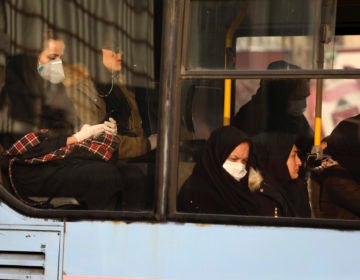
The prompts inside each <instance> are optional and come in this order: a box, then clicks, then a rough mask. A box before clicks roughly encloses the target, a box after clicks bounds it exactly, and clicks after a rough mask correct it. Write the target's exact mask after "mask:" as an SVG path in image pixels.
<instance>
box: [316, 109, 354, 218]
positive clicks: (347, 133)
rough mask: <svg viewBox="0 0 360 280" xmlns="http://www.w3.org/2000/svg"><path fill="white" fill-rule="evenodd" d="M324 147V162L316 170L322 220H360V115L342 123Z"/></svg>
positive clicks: (327, 138)
mask: <svg viewBox="0 0 360 280" xmlns="http://www.w3.org/2000/svg"><path fill="white" fill-rule="evenodd" d="M322 146H323V148H324V154H325V155H326V156H325V157H324V160H323V161H322V164H321V167H320V168H317V169H316V172H315V174H314V175H315V176H313V179H315V180H316V181H317V182H318V183H319V185H320V192H319V194H320V197H319V208H320V209H319V210H320V211H319V212H320V213H319V217H321V218H334V219H359V218H360V115H356V116H354V117H351V118H348V119H345V120H343V121H341V122H340V123H339V124H338V125H337V126H336V127H335V128H334V130H333V131H332V133H331V134H330V135H329V136H328V137H326V138H325V139H324V140H323V142H322Z"/></svg>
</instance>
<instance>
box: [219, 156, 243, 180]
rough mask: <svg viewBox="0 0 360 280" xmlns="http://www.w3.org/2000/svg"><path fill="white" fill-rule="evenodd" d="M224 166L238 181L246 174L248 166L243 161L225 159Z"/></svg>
mask: <svg viewBox="0 0 360 280" xmlns="http://www.w3.org/2000/svg"><path fill="white" fill-rule="evenodd" d="M223 168H224V169H225V170H226V172H227V173H229V174H230V175H231V176H232V177H233V178H234V179H235V180H236V181H240V180H241V179H242V178H244V176H245V175H246V173H247V171H246V166H245V164H243V163H241V162H234V161H230V160H225V162H224V164H223Z"/></svg>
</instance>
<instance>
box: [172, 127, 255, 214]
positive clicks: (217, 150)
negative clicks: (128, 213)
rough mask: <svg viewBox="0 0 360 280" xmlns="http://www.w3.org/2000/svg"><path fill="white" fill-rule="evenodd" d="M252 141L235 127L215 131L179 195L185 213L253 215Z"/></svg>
mask: <svg viewBox="0 0 360 280" xmlns="http://www.w3.org/2000/svg"><path fill="white" fill-rule="evenodd" d="M250 146H251V144H250V139H249V138H248V137H247V136H246V134H244V133H243V132H242V131H240V130H239V129H237V128H235V127H231V126H226V127H221V128H218V129H216V130H214V131H213V132H212V133H211V135H210V137H209V139H208V141H207V142H206V144H205V147H204V150H203V153H202V155H201V158H200V161H199V162H198V163H197V164H196V165H195V167H194V170H193V173H192V175H191V176H190V177H189V178H188V179H187V181H185V183H184V185H183V187H182V188H181V190H180V193H179V195H178V199H177V201H178V204H177V208H178V210H180V211H185V212H198V213H220V214H221V213H223V214H240V215H246V214H252V213H254V211H255V208H256V207H255V201H254V200H253V198H252V196H253V194H252V193H251V192H250V191H249V189H248V188H247V182H248V176H247V172H248V157H249V151H250Z"/></svg>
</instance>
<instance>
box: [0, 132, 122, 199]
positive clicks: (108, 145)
mask: <svg viewBox="0 0 360 280" xmlns="http://www.w3.org/2000/svg"><path fill="white" fill-rule="evenodd" d="M47 131H48V130H47V129H42V130H40V131H38V132H31V133H28V134H26V135H25V136H23V137H22V138H21V139H19V140H18V141H16V142H15V143H14V144H13V145H12V146H11V147H10V148H9V149H8V150H6V151H5V152H4V153H3V155H5V156H7V157H11V158H12V159H11V160H10V163H9V179H10V183H11V186H12V188H13V190H14V193H15V194H16V195H17V196H18V198H19V199H20V200H21V201H22V202H24V203H25V204H27V205H30V206H43V205H46V204H47V203H48V201H39V202H35V201H30V200H29V199H25V198H23V197H22V196H21V195H20V194H19V192H18V190H17V188H16V186H15V183H14V180H13V173H12V166H13V164H14V162H15V161H17V160H19V158H18V157H17V156H19V155H23V154H25V153H26V152H27V151H28V150H29V149H30V148H32V147H35V146H36V145H38V144H40V142H41V141H40V139H39V136H40V135H41V134H43V133H46V132H47ZM119 143H120V138H119V137H118V136H117V135H111V134H105V133H102V134H101V135H100V136H98V137H97V138H92V139H91V138H89V139H85V140H83V141H81V142H77V143H74V144H70V145H67V146H64V147H60V148H59V149H57V150H55V151H53V152H51V153H48V154H45V155H42V156H38V157H34V158H30V159H23V161H25V162H27V163H29V164H34V163H39V162H48V161H51V160H58V159H63V158H65V157H67V156H69V155H70V154H71V153H72V152H73V151H74V150H75V148H76V147H79V148H81V149H85V151H88V152H89V153H91V154H93V155H95V156H97V157H98V158H99V159H102V160H105V161H108V160H109V159H110V158H111V156H112V154H113V152H114V151H115V150H116V149H117V148H118V146H119Z"/></svg>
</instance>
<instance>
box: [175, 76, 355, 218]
mask: <svg viewBox="0 0 360 280" xmlns="http://www.w3.org/2000/svg"><path fill="white" fill-rule="evenodd" d="M233 83H234V84H235V89H234V93H235V95H234V98H233V103H232V108H234V111H233V112H234V113H233V115H236V113H237V112H238V111H241V110H246V111H249V110H250V109H249V106H250V104H251V103H254V102H255V101H254V100H255V99H257V98H256V96H257V95H258V94H259V88H261V87H267V88H268V89H273V90H275V89H277V91H274V92H269V96H272V98H271V99H267V101H264V100H263V101H264V104H262V105H257V106H255V110H254V112H253V115H252V117H251V118H249V117H248V118H241V120H239V121H243V122H246V121H249V125H248V126H247V127H245V128H244V129H245V130H246V132H247V133H249V134H250V136H252V137H251V139H252V140H253V141H255V142H256V141H259V140H258V139H257V138H258V137H259V135H260V134H261V131H258V132H256V133H253V132H252V131H251V128H253V127H254V126H258V124H259V120H260V119H259V115H260V114H261V115H264V114H265V115H266V114H267V113H270V114H272V115H267V118H266V120H265V123H268V120H270V119H274V116H276V115H279V112H277V111H276V112H274V111H271V109H270V108H268V105H270V104H273V105H274V106H275V105H276V104H274V102H275V100H278V101H279V102H280V103H282V106H284V109H285V108H288V109H289V108H294V107H293V105H294V104H299V105H300V104H301V106H302V107H301V112H302V115H301V116H300V115H297V114H292V115H291V114H290V111H289V110H284V113H282V115H281V117H280V118H278V119H277V120H278V123H277V124H278V125H280V124H281V123H282V122H283V121H284V118H286V117H288V118H289V119H291V122H290V123H292V124H294V120H295V119H302V120H303V121H304V122H305V123H306V124H307V126H308V128H309V129H310V130H313V129H314V124H315V120H314V112H315V94H316V80H308V79H305V80H301V79H283V80H273V79H266V80H265V79H262V80H260V81H259V80H247V79H238V80H236V83H235V81H233ZM292 85H293V86H292ZM194 89H197V90H198V91H199V92H200V95H201V94H204V95H206V94H207V95H208V98H209V99H212V98H214V96H215V95H216V94H215V93H217V94H218V95H219V100H218V102H217V103H211V102H210V103H207V102H196V101H195V102H194V99H193V98H192V93H194ZM204 89H207V90H206V91H205V90H204ZM291 89H293V92H294V94H289V92H290V93H291V92H292V91H291ZM222 91H223V83H221V81H220V82H217V81H213V80H197V81H192V80H191V81H190V80H186V81H183V85H182V118H181V119H182V123H181V124H182V126H181V133H180V150H179V152H180V154H179V165H178V175H179V176H178V191H180V190H181V189H182V187H183V186H184V185H187V184H189V183H188V180H189V178H192V179H191V180H195V179H193V177H194V175H193V176H192V177H190V176H191V174H194V172H195V173H196V174H197V175H199V174H200V173H201V172H200V173H198V171H199V170H198V169H197V168H196V167H195V166H197V164H198V163H199V162H200V161H204V159H202V157H203V156H204V153H205V150H204V149H206V148H205V147H206V145H207V144H206V143H207V141H208V140H209V139H210V138H209V137H210V135H211V133H212V132H214V131H216V129H217V128H219V127H221V126H222V123H221V122H211V118H213V117H214V116H218V117H219V118H221V113H222V111H221V108H223V105H224V104H223V102H221V98H222V97H223V93H222ZM359 92H360V87H359V81H358V80H356V79H346V80H344V79H331V80H330V79H326V80H324V92H323V103H322V122H321V130H322V136H321V137H322V139H324V140H323V141H322V144H321V145H322V148H323V149H324V150H323V152H324V160H323V161H318V162H312V161H310V159H309V158H308V155H309V154H308V153H309V152H310V150H305V153H304V150H303V149H302V148H301V147H302V146H304V147H306V146H309V143H308V141H307V140H306V138H305V137H300V138H298V141H297V142H296V150H292V152H291V153H290V150H289V153H290V154H289V155H288V156H289V158H288V163H287V164H288V165H291V162H292V163H293V170H299V178H300V179H301V178H302V180H303V182H304V181H307V183H306V185H307V189H304V188H302V187H301V188H300V187H299V186H302V184H303V183H299V184H300V185H297V184H296V189H297V190H300V189H302V191H299V192H298V193H296V197H297V198H299V197H302V199H304V200H302V202H301V203H300V204H299V205H306V204H307V203H310V205H311V216H312V217H316V218H321V217H322V218H343V219H358V218H359V217H360V212H357V211H358V207H357V206H356V205H358V198H357V195H356V193H357V191H358V189H359V187H360V178H359V176H358V175H359V174H360V173H359V171H360V170H358V166H360V163H359V162H358V161H359V160H360V154H359V152H360V149H359V141H360V137H359V135H360V134H359V133H360V125H359V113H360V94H359ZM271 94H272V95H271ZM277 94H278V95H279V97H280V98H279V99H277V98H275V97H274V96H275V95H277ZM292 95H293V97H294V98H292V97H291V96H292ZM286 96H288V98H286ZM300 96H303V98H302V99H304V100H302V99H301V100H300V98H299V97H300ZM205 99H206V97H204V100H205ZM238 99H239V100H240V101H238ZM293 101H295V102H293ZM297 101H301V103H300V102H299V103H298V102H297ZM303 101H305V102H303ZM304 104H305V109H304V108H303V105H304ZM276 106H278V107H277V108H278V109H279V108H280V107H279V106H280V104H277V105H276ZM235 108H236V109H235ZM266 108H268V109H266ZM299 108H300V107H299ZM197 111H200V112H207V113H203V115H204V116H206V115H208V116H212V117H211V118H210V117H209V118H199V117H197V115H196V114H194V112H197ZM295 112H300V111H298V110H295V111H294V112H293V113H295ZM275 119H276V118H275ZM196 122H198V124H197V125H195V123H196ZM344 123H345V124H344ZM210 124H212V125H210ZM233 124H234V123H233ZM198 127H207V134H206V136H205V135H204V134H201V133H199V132H198V131H196V129H197V128H198ZM287 127H288V126H285V127H283V129H282V132H284V131H286V128H287ZM248 128H249V129H250V130H249V131H247V129H248ZM273 128H275V127H273ZM288 128H290V131H288V132H293V133H295V132H299V133H300V134H301V133H303V132H304V130H303V129H297V130H296V131H291V128H294V127H292V126H290V127H288ZM269 129H270V130H271V127H268V128H267V129H266V130H269ZM275 130H276V131H279V129H275ZM276 133H277V132H276ZM327 136H330V138H328V139H327V138H325V137H327ZM340 136H341V137H340ZM271 137H273V136H271ZM271 137H270V138H271ZM270 138H269V139H270ZM224 139H226V138H224ZM279 139H280V138H279ZM279 139H278V140H277V141H274V143H280V142H281V141H280V140H279ZM299 139H301V140H300V141H299ZM261 141H263V139H262V140H261ZM261 141H260V142H261ZM303 141H306V142H303ZM266 143H270V142H266ZM329 143H330V144H329ZM326 144H328V145H329V146H328V148H327V149H326ZM310 145H313V138H312V139H310ZM344 147H349V149H347V148H346V149H344ZM310 148H311V147H310ZM274 150H275V149H274ZM274 150H272V151H274ZM282 151H283V150H282ZM294 151H295V152H294ZM208 152H209V151H208V150H207V152H206V153H208ZM252 152H254V153H256V150H254V151H252ZM257 153H259V148H258V150H257ZM261 154H264V155H265V154H266V153H261ZM277 154H278V155H280V152H278V153H277ZM213 156H215V152H214V153H213ZM209 157H210V155H209V154H207V156H205V158H209ZM290 158H291V159H292V160H290ZM274 159H275V158H274ZM263 160H264V164H266V162H265V160H266V159H265V158H264V159H263ZM299 160H300V161H301V167H300V168H298V167H296V166H299ZM257 164H260V165H261V162H260V163H257ZM279 164H280V163H279ZM271 165H272V166H274V164H271ZM255 167H257V166H255ZM255 169H256V168H255ZM322 171H325V172H324V173H322ZM249 172H252V171H250V169H249ZM274 172H275V170H274ZM255 174H256V173H255ZM260 175H261V173H260ZM256 176H257V175H256ZM256 176H254V174H251V175H250V178H249V180H250V181H251V182H253V181H252V180H255V183H256V182H258V181H256V180H257V179H259V177H256ZM339 176H340V177H341V178H343V179H344V180H346V181H344V182H346V183H345V184H343V185H341V186H340V187H336V186H338V185H337V184H338V182H339V181H338V179H339ZM203 179H204V178H202V179H201V180H203ZM325 179H327V180H325ZM196 180H200V179H196ZM196 180H195V181H196ZM201 180H200V181H201ZM296 180H298V179H296ZM324 182H325V183H326V185H323V183H324ZM213 183H214V182H212V184H213ZM325 183H324V184H325ZM290 188H291V187H290ZM321 188H327V189H328V190H331V192H330V191H328V192H327V191H321V190H320V189H321ZM203 189H204V188H203ZM255 189H256V188H255ZM350 189H351V191H350ZM286 191H290V189H286ZM352 191H354V193H352ZM184 192H185V191H183V192H182V196H181V198H179V199H180V200H181V201H178V202H179V203H181V205H182V206H184V203H185V202H186V201H185V202H184V199H185V200H186V199H187V198H188V197H191V195H193V194H189V193H188V191H186V197H185V195H184ZM347 194H349V195H347ZM189 195H190V196H189ZM207 195H208V194H207ZM292 195H294V193H293V194H292ZM195 196H196V197H200V196H201V194H196V193H195ZM184 197H185V198H184ZM341 199H343V200H344V201H346V205H343V204H341V203H340V202H339V201H340V200H341ZM304 203H305V204H304ZM353 206H354V207H353ZM351 207H353V208H351ZM190 208H191V207H190ZM190 208H189V209H190ZM274 209H275V208H274ZM274 209H273V211H272V214H271V215H270V216H276V215H277V216H283V215H284V214H283V213H284V212H282V211H283V210H280V208H278V210H277V211H275V210H274ZM178 210H181V209H178ZM308 210H309V209H307V208H306V207H305V208H304V207H303V208H302V209H298V210H297V211H296V213H295V214H294V213H292V214H289V213H290V212H289V213H288V215H290V216H291V215H295V216H303V217H304V216H306V217H310V212H308ZM186 211H190V212H201V209H200V210H199V209H198V208H196V209H195V208H193V209H192V210H186ZM218 211H219V212H218V213H222V212H221V211H222V210H221V209H218ZM268 213H269V212H268Z"/></svg>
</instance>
